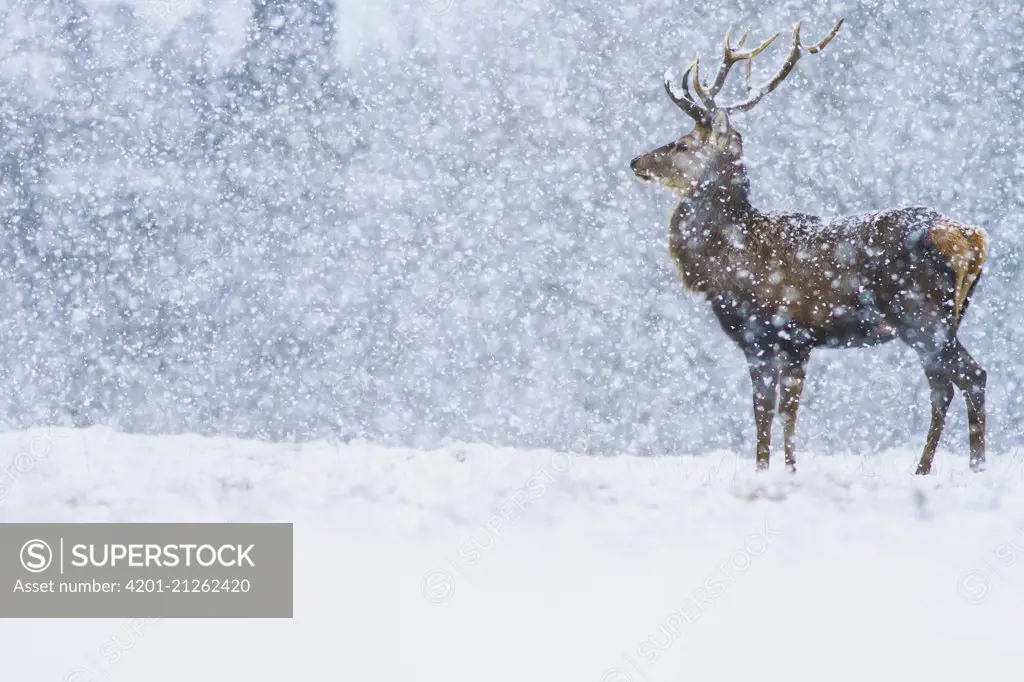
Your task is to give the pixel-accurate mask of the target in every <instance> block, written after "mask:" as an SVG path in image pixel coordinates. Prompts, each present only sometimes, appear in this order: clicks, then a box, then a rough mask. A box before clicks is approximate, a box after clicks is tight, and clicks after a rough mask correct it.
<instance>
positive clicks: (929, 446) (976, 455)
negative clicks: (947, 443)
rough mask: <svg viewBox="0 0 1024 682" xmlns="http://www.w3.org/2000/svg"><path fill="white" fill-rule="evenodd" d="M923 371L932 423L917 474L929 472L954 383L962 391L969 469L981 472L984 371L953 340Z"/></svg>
mask: <svg viewBox="0 0 1024 682" xmlns="http://www.w3.org/2000/svg"><path fill="white" fill-rule="evenodd" d="M924 371H925V376H927V377H928V386H929V387H930V388H931V394H932V422H931V426H930V427H929V429H928V439H927V441H926V442H925V446H924V453H923V454H922V455H921V461H920V462H919V463H918V465H917V473H918V474H927V473H929V472H930V471H931V467H932V458H933V457H934V456H935V449H936V447H937V446H938V444H939V437H940V436H941V435H942V428H943V426H944V425H945V422H946V411H947V410H948V409H949V403H950V402H951V401H952V399H953V385H954V384H955V385H956V386H957V388H959V389H960V390H961V391H963V394H964V397H965V398H966V401H967V423H968V428H969V436H970V446H971V458H970V466H971V470H973V471H981V470H982V469H983V468H984V466H985V384H986V375H985V370H983V369H982V368H981V366H980V365H978V363H977V362H975V360H974V358H972V357H971V356H970V354H969V353H968V352H967V350H966V349H965V348H964V347H963V346H962V345H960V342H959V341H958V340H957V339H956V338H955V337H954V338H952V339H951V340H950V342H949V343H948V344H947V345H946V346H944V347H943V348H942V349H941V350H940V351H939V352H938V353H936V354H934V355H931V356H930V357H929V358H928V359H926V361H925V370H924Z"/></svg>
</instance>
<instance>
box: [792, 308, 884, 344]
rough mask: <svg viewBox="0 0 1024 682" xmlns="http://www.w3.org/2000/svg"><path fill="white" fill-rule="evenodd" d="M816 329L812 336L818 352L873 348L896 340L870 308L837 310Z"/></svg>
mask: <svg viewBox="0 0 1024 682" xmlns="http://www.w3.org/2000/svg"><path fill="white" fill-rule="evenodd" d="M816 327H817V328H816V329H814V330H813V334H812V336H813V338H814V343H815V345H817V346H819V347H821V348H858V347H863V346H876V345H878V344H880V343H885V342H887V341H892V340H893V339H895V338H896V330H895V329H893V328H892V327H891V326H890V325H888V324H886V322H885V320H884V319H883V318H882V314H881V313H880V312H879V311H877V310H873V309H871V308H863V307H861V308H851V309H843V308H837V309H835V310H833V311H832V312H831V314H830V315H829V316H828V318H827V320H825V322H824V324H821V325H816Z"/></svg>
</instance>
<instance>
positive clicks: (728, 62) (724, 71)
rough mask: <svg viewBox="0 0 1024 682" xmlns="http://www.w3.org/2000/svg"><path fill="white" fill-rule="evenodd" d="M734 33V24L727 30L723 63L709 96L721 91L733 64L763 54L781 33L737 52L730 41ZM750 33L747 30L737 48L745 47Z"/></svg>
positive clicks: (709, 89) (711, 96) (712, 96)
mask: <svg viewBox="0 0 1024 682" xmlns="http://www.w3.org/2000/svg"><path fill="white" fill-rule="evenodd" d="M731 33H732V26H730V27H729V30H727V31H726V32H725V44H724V49H723V55H722V65H721V66H719V67H718V73H716V74H715V80H714V82H713V83H712V84H711V87H710V88H708V97H710V98H712V99H714V97H715V95H717V94H718V93H719V91H721V89H722V86H724V85H725V79H726V77H727V76H728V75H729V69H731V68H732V66H733V64H735V63H736V62H739V61H743V60H747V63H748V64H749V63H750V62H749V60H751V59H753V58H754V57H756V56H757V55H759V54H761V53H762V52H764V51H765V50H767V49H768V46H769V45H771V44H772V43H774V42H775V39H776V38H778V37H779V35H780V34H779V33H776V34H775V35H773V36H772V37H771V38H769V39H768V40H766V41H764V42H763V43H761V44H760V45H758V46H757V47H756V48H754V49H753V50H751V51H750V52H735V51H734V50H733V48H732V44H731V43H730V41H729V35H730V34H731ZM749 35H750V31H745V32H744V33H743V37H742V38H740V42H739V44H738V45H737V46H736V47H737V49H738V48H741V47H743V44H744V43H745V42H747V36H749Z"/></svg>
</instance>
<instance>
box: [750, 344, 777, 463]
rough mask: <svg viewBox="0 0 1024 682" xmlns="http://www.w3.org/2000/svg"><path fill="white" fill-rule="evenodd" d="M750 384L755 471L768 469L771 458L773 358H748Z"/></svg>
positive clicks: (774, 401)
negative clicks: (755, 450)
mask: <svg viewBox="0 0 1024 682" xmlns="http://www.w3.org/2000/svg"><path fill="white" fill-rule="evenodd" d="M747 365H748V368H749V370H750V383H751V385H752V388H753V391H754V425H755V427H756V429H757V455H756V457H757V460H756V461H757V470H758V471H763V470H765V469H767V468H768V460H769V459H770V457H771V439H772V420H773V419H774V417H775V403H776V401H777V400H778V388H779V364H778V363H777V362H776V361H775V359H774V358H770V359H765V358H758V357H753V356H748V358H747Z"/></svg>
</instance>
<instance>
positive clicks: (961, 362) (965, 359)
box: [951, 339, 987, 471]
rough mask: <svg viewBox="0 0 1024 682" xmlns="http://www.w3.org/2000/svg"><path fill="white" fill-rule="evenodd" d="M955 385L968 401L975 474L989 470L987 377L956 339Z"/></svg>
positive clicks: (969, 428)
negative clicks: (986, 444) (986, 427)
mask: <svg viewBox="0 0 1024 682" xmlns="http://www.w3.org/2000/svg"><path fill="white" fill-rule="evenodd" d="M951 353H952V361H953V366H954V372H953V383H955V384H956V385H957V387H959V388H960V390H961V391H963V394H964V398H965V399H966V400H967V425H968V434H969V440H970V444H971V460H970V462H971V470H972V471H982V470H983V469H984V468H985V384H986V382H987V376H986V373H985V370H983V369H982V368H981V365H979V364H978V363H977V362H976V361H975V360H974V358H972V357H971V356H970V354H969V353H968V352H967V349H966V348H964V347H963V346H962V345H960V342H959V341H958V340H956V339H953V344H952V351H951Z"/></svg>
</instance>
